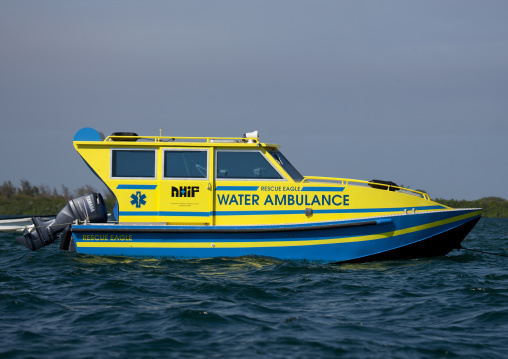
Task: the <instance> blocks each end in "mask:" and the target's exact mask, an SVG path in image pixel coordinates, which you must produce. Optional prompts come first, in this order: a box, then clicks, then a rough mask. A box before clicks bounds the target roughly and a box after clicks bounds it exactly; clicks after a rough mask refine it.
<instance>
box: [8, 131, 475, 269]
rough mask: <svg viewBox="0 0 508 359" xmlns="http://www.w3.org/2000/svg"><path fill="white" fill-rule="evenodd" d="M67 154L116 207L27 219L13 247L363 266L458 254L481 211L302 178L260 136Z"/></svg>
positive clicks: (78, 142)
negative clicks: (75, 157)
mask: <svg viewBox="0 0 508 359" xmlns="http://www.w3.org/2000/svg"><path fill="white" fill-rule="evenodd" d="M74 147H75V149H76V150H77V151H78V153H79V154H80V155H81V157H82V158H83V159H84V161H85V162H86V163H87V164H88V166H89V167H90V169H92V171H93V172H94V173H95V174H96V175H97V176H98V177H99V178H100V179H101V180H102V181H103V182H104V184H105V185H106V186H107V187H108V188H109V190H110V191H111V192H112V193H113V194H114V196H115V197H116V205H115V207H114V209H113V211H112V212H113V216H114V221H108V220H107V210H106V206H105V204H104V201H103V199H102V196H101V195H100V194H99V193H90V194H87V195H85V196H82V197H79V198H75V199H72V200H70V201H69V202H68V204H67V205H66V206H65V207H64V208H63V209H62V211H61V212H60V213H59V214H58V215H57V216H56V218H55V219H52V220H44V219H42V218H37V217H35V218H33V219H32V220H33V222H34V228H31V229H30V228H27V229H26V230H25V231H24V232H23V236H20V237H18V238H17V241H18V242H19V243H21V244H23V245H25V246H26V247H28V248H30V249H32V250H35V249H38V248H41V247H43V246H45V245H48V244H50V243H53V242H54V241H55V240H56V239H58V238H60V248H61V249H64V250H69V251H75V252H79V253H83V254H89V255H108V256H129V257H157V258H175V259H191V258H212V257H238V256H267V257H275V258H279V259H282V260H296V261H310V262H323V263H335V262H366V261H374V260H397V259H411V258H418V257H434V256H443V255H446V254H447V253H449V252H450V251H452V250H453V249H459V248H460V243H461V241H462V240H463V239H464V238H465V237H466V235H467V234H468V233H469V231H470V230H471V229H472V228H473V227H474V225H475V224H476V223H477V222H478V220H479V219H480V216H481V209H452V208H449V207H447V206H444V205H442V204H439V203H436V202H434V201H432V200H431V199H430V198H429V196H428V195H427V194H426V193H424V192H420V191H415V190H412V189H409V188H402V187H399V186H397V185H396V184H395V183H393V182H389V181H377V180H372V181H361V180H352V179H345V178H328V177H312V176H302V175H301V174H300V172H298V170H297V169H296V168H295V167H293V165H292V164H291V163H290V162H289V161H288V160H287V158H286V157H285V156H284V155H283V154H282V153H281V151H280V150H279V145H276V144H269V143H262V142H260V140H259V137H258V134H257V132H253V133H248V134H246V135H244V137H220V138H219V137H172V136H169V137H167V136H165V137H164V136H161V135H159V136H138V135H137V134H135V133H125V132H120V133H114V134H112V135H111V136H108V137H104V135H103V134H102V133H100V132H98V131H96V130H94V129H92V128H83V129H81V130H79V131H78V132H77V133H76V135H75V136H74Z"/></svg>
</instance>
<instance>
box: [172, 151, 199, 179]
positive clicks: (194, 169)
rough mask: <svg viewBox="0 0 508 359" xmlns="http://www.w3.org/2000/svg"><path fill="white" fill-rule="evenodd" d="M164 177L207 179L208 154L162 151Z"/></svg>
mask: <svg viewBox="0 0 508 359" xmlns="http://www.w3.org/2000/svg"><path fill="white" fill-rule="evenodd" d="M164 177H165V178H168V177H171V178H207V177H208V152H207V151H187V150H166V151H164Z"/></svg>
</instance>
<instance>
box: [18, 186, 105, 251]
mask: <svg viewBox="0 0 508 359" xmlns="http://www.w3.org/2000/svg"><path fill="white" fill-rule="evenodd" d="M75 220H78V221H86V222H90V223H105V222H107V221H108V213H107V211H106V204H105V203H104V199H103V198H102V195H101V194H100V193H89V194H85V195H84V196H81V197H78V198H74V199H71V200H70V201H69V202H68V203H67V204H66V205H65V207H64V208H63V209H62V210H61V211H60V212H59V213H58V214H57V215H56V217H55V219H51V220H47V221H45V220H44V219H43V218H42V217H33V218H32V222H33V223H34V226H35V231H30V230H29V229H25V230H24V231H23V236H19V237H16V241H17V242H18V243H20V244H22V245H24V246H25V247H27V248H30V249H31V250H32V251H35V250H37V249H39V248H42V247H45V246H47V245H48V244H51V243H53V242H54V241H55V239H56V238H57V235H58V234H59V233H60V232H61V231H63V230H64V229H65V228H66V227H69V228H70V225H71V224H73V223H74V221H75Z"/></svg>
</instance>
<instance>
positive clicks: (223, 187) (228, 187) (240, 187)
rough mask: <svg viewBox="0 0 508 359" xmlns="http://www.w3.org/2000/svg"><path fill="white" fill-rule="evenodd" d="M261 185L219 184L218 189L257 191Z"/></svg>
mask: <svg viewBox="0 0 508 359" xmlns="http://www.w3.org/2000/svg"><path fill="white" fill-rule="evenodd" d="M258 188H259V186H217V187H216V188H215V190H216V191H257V190H258Z"/></svg>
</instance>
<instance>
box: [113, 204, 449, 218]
mask: <svg viewBox="0 0 508 359" xmlns="http://www.w3.org/2000/svg"><path fill="white" fill-rule="evenodd" d="M445 208H446V207H444V206H423V207H415V210H417V211H429V210H433V209H445ZM405 209H407V210H408V211H410V210H412V208H407V207H399V208H363V209H362V208H359V209H316V210H314V213H383V212H403V211H404V210H405ZM277 214H305V210H304V209H295V210H280V211H215V212H169V211H146V212H145V211H123V212H120V215H121V216H182V217H209V216H211V215H215V216H270V215H277Z"/></svg>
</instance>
